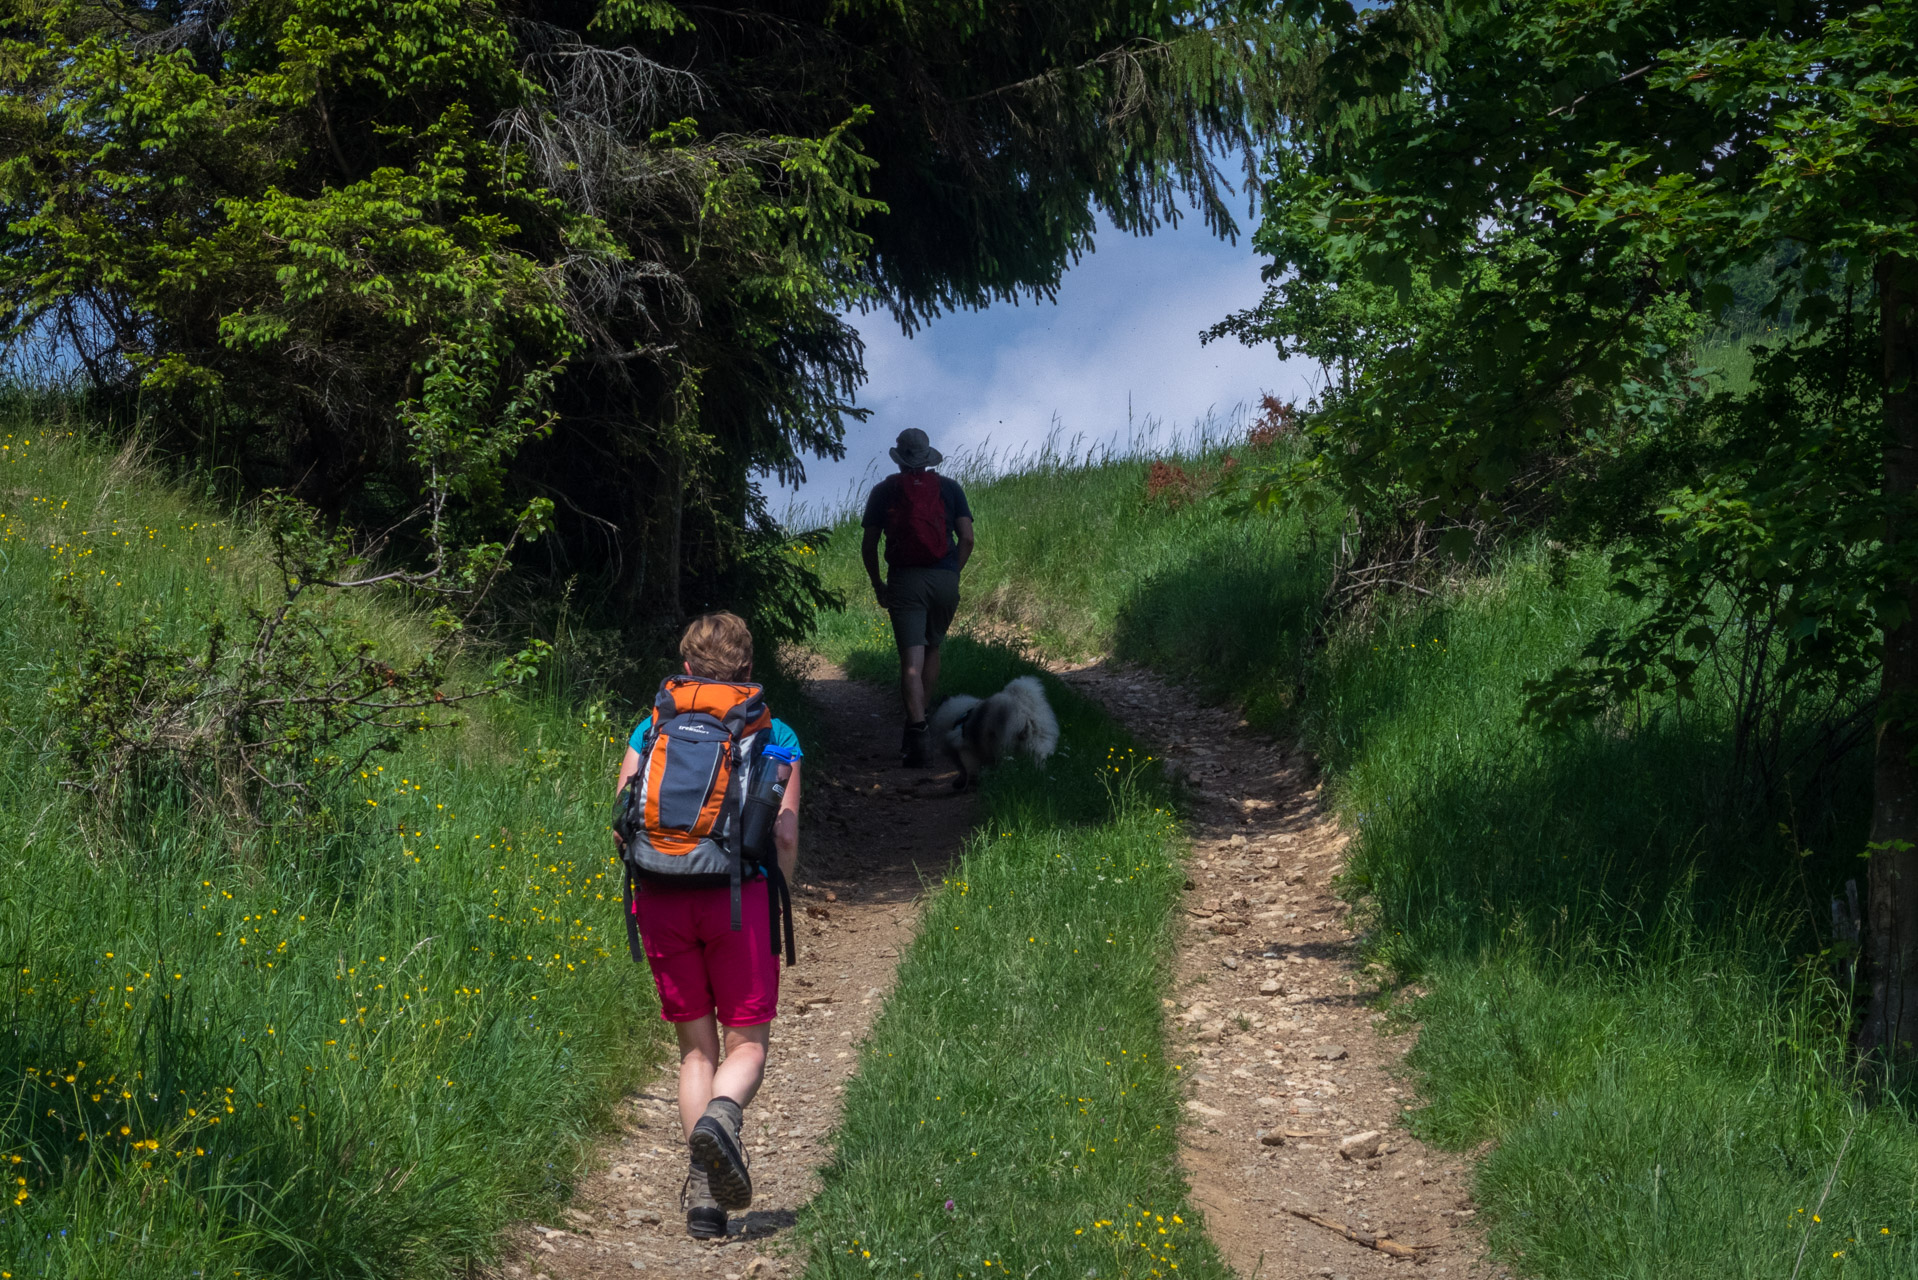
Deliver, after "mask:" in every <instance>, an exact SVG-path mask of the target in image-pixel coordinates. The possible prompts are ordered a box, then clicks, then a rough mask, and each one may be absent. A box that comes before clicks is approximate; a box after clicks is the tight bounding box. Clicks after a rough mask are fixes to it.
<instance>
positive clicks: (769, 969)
mask: <svg viewBox="0 0 1918 1280" xmlns="http://www.w3.org/2000/svg"><path fill="white" fill-rule="evenodd" d="M739 911H740V918H739V926H740V927H739V932H737V933H734V932H733V892H732V890H731V889H725V888H721V889H669V888H661V887H660V886H659V885H657V884H649V883H646V882H645V881H641V882H640V884H639V890H638V892H637V893H636V894H634V895H633V915H634V916H636V917H637V918H638V920H639V937H640V941H641V942H642V943H643V944H644V945H645V948H646V963H647V964H649V965H651V966H652V969H653V985H655V986H656V987H658V988H659V1016H660V1017H662V1018H664V1019H665V1020H666V1021H668V1022H693V1021H695V1020H697V1019H700V1018H704V1017H709V1016H711V1015H713V1014H715V1013H716V1014H718V1016H719V1022H720V1025H721V1026H726V1027H750V1026H756V1025H758V1024H759V1023H762V1022H771V1021H772V1020H773V1018H774V1017H775V1016H777V1015H778V1013H779V957H778V956H776V955H774V954H773V948H772V931H771V925H770V923H769V922H768V920H767V918H766V882H765V881H764V880H749V881H747V882H746V883H745V884H744V885H743V886H741V893H740V904H739Z"/></svg>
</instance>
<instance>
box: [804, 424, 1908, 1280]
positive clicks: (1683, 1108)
mask: <svg viewBox="0 0 1918 1280" xmlns="http://www.w3.org/2000/svg"><path fill="white" fill-rule="evenodd" d="M1214 457H1215V458H1216V455H1214ZM1183 465H1184V466H1185V467H1186V469H1187V470H1188V471H1193V472H1196V471H1199V470H1201V469H1202V468H1204V467H1207V466H1211V465H1216V462H1215V461H1214V459H1209V458H1201V459H1199V460H1196V461H1194V460H1185V461H1184V462H1183ZM1147 474H1148V465H1147V464H1146V463H1145V462H1144V461H1141V460H1130V461H1123V462H1117V463H1109V464H1107V465H1102V466H1096V467H1093V468H1090V469H1083V470H1079V471H1074V470H1073V469H1071V468H1069V467H1063V466H1054V467H1051V468H1050V469H1044V468H1041V469H1036V470H1033V471H1031V472H1029V473H1027V474H1022V475H1014V476H1010V477H1007V478H1005V479H1002V480H990V481H980V480H975V481H974V482H973V484H972V485H971V486H970V487H969V491H968V492H969V496H970V498H971V501H972V505H973V508H974V511H975V513H976V516H977V528H978V537H979V550H978V553H977V555H976V557H975V563H976V564H977V565H979V567H980V571H979V572H978V573H976V574H974V573H970V572H969V573H968V576H967V582H966V586H965V593H964V594H965V596H966V605H965V606H964V608H963V611H962V620H969V621H972V622H974V623H977V622H979V621H982V620H983V621H986V622H988V623H990V622H993V621H998V620H1009V621H1012V622H1015V623H1017V624H1018V625H1019V626H1021V627H1022V628H1024V630H1025V632H1026V634H1027V635H1029V636H1030V637H1031V642H1032V643H1033V644H1034V645H1035V646H1036V647H1037V648H1038V650H1039V651H1040V652H1041V653H1046V654H1051V655H1056V656H1068V655H1071V656H1076V655H1078V654H1081V653H1084V652H1086V651H1088V650H1104V651H1107V652H1112V653H1115V654H1117V655H1118V656H1120V657H1124V658H1129V659H1133V660H1137V661H1141V662H1145V663H1148V664H1150V665H1152V666H1154V667H1156V668H1158V669H1160V670H1162V671H1165V672H1167V673H1168V674H1171V675H1173V676H1175V677H1177V678H1179V679H1181V680H1184V681H1187V682H1189V683H1190V684H1191V685H1192V686H1193V687H1194V688H1195V691H1196V692H1197V693H1199V695H1200V696H1205V697H1210V698H1218V699H1224V700H1228V701H1231V702H1234V703H1236V704H1238V705H1239V706H1241V707H1243V708H1244V709H1245V710H1246V713H1247V715H1248V717H1249V718H1250V719H1251V720H1252V721H1253V722H1254V723H1255V724H1259V725H1262V726H1265V727H1268V728H1271V729H1273V730H1276V731H1282V732H1285V733H1288V734H1297V735H1300V736H1302V737H1303V738H1304V739H1305V741H1306V742H1307V744H1308V745H1309V746H1310V747H1311V748H1312V749H1313V750H1314V751H1315V753H1316V754H1317V756H1318V758H1319V759H1320V761H1321V762H1322V765H1323V767H1324V768H1325V771H1326V774H1327V783H1328V787H1327V790H1328V795H1329V797H1330V799H1331V802H1332V803H1333V804H1334V805H1335V807H1336V808H1337V810H1338V812H1339V813H1340V815H1341V816H1342V818H1343V819H1344V820H1345V821H1346V822H1347V824H1348V825H1349V826H1350V827H1351V828H1352V829H1353V830H1354V832H1355V834H1356V840H1355V842H1354V844H1353V847H1352V853H1351V856H1350V861H1349V871H1348V876H1347V879H1346V882H1345V886H1346V892H1347V893H1348V895H1349V896H1350V897H1351V899H1352V901H1353V903H1354V907H1355V910H1356V911H1357V913H1358V916H1357V919H1358V921H1359V923H1360V925H1361V926H1362V928H1363V929H1364V931H1365V938H1366V946H1367V948H1368V950H1369V952H1370V955H1371V958H1373V959H1374V960H1376V961H1379V962H1381V963H1382V964H1384V965H1385V966H1386V967H1387V968H1388V970H1389V971H1391V972H1395V973H1396V974H1398V975H1399V976H1400V978H1401V979H1402V980H1404V981H1407V982H1412V981H1414V980H1415V981H1416V983H1417V984H1418V985H1417V989H1420V990H1425V991H1428V992H1429V993H1430V994H1428V995H1426V996H1424V997H1423V998H1415V997H1413V996H1412V995H1411V990H1412V988H1407V989H1406V990H1405V992H1404V998H1403V999H1402V1000H1401V1002H1400V1004H1399V1006H1398V1009H1399V1014H1400V1016H1401V1017H1403V1018H1406V1019H1410V1020H1415V1021H1416V1022H1417V1024H1418V1025H1419V1027H1420V1028H1421V1033H1420V1039H1419V1043H1418V1047H1417V1049H1416V1050H1415V1051H1414V1053H1413V1055H1412V1056H1411V1058H1410V1059H1409V1062H1408V1067H1409V1070H1410V1071H1411V1072H1412V1074H1413V1076H1414V1078H1415V1080H1416V1083H1417V1084H1418V1086H1419V1089H1420V1091H1421V1095H1422V1098H1423V1101H1424V1104H1425V1105H1424V1106H1423V1107H1422V1108H1421V1109H1420V1110H1419V1111H1417V1112H1415V1113H1414V1114H1413V1115H1412V1116H1411V1118H1410V1119H1411V1123H1412V1124H1413V1125H1414V1127H1415V1128H1416V1129H1418V1130H1419V1131H1420V1132H1421V1134H1422V1135H1423V1136H1425V1137H1427V1138H1429V1139H1431V1140H1433V1141H1435V1142H1438V1143H1440V1144H1442V1145H1444V1146H1447V1147H1450V1148H1453V1149H1458V1150H1472V1149H1476V1148H1478V1147H1479V1146H1480V1144H1485V1143H1489V1144H1491V1145H1490V1147H1489V1151H1490V1154H1489V1155H1487V1156H1486V1157H1485V1159H1484V1160H1483V1161H1482V1163H1481V1164H1480V1166H1479V1185H1478V1193H1479V1196H1480V1201H1481V1203H1482V1205H1483V1207H1484V1211H1483V1213H1482V1215H1481V1221H1482V1222H1484V1223H1486V1224H1487V1226H1488V1228H1489V1230H1490V1236H1491V1240H1492V1243H1493V1247H1494V1250H1495V1254H1496V1256H1497V1258H1498V1260H1499V1261H1500V1262H1501V1263H1502V1264H1504V1265H1507V1266H1510V1267H1512V1268H1513V1269H1515V1270H1516V1271H1518V1272H1520V1273H1521V1274H1530V1275H1539V1276H1547V1277H1553V1278H1554V1280H1557V1278H1560V1277H1563V1278H1566V1280H1614V1278H1616V1277H1640V1276H1643V1277H1648V1278H1649V1277H1654V1276H1674V1275H1699V1276H1705V1275H1709V1276H1725V1277H1751V1278H1752V1280H1757V1278H1759V1277H1785V1276H1790V1275H1792V1273H1793V1270H1794V1268H1797V1274H1798V1275H1800V1276H1837V1275H1856V1276H1873V1277H1880V1276H1882V1277H1891V1276H1909V1275H1913V1274H1918V1252H1915V1246H1914V1241H1918V1129H1915V1128H1914V1126H1913V1124H1912V1120H1911V1117H1910V1116H1909V1115H1908V1114H1907V1113H1906V1111H1905V1110H1904V1109H1903V1108H1902V1106H1901V1104H1899V1103H1898V1102H1897V1101H1896V1100H1880V1101H1878V1102H1877V1104H1876V1105H1874V1106H1872V1107H1870V1108H1869V1109H1867V1108H1865V1107H1863V1106H1862V1105H1861V1103H1862V1099H1861V1097H1860V1095H1859V1094H1858V1093H1857V1092H1856V1091H1855V1090H1854V1089H1853V1088H1852V1086H1851V1082H1850V1077H1849V1073H1848V1065H1847V1064H1848V1057H1847V1052H1846V1046H1845V1039H1844V1036H1845V1029H1846V1023H1847V1017H1848V1009H1849V998H1850V993H1849V992H1848V991H1847V990H1844V989H1841V987H1840V985H1839V983H1838V981H1837V974H1836V970H1835V969H1834V968H1833V966H1832V965H1831V964H1830V963H1829V962H1828V961H1827V960H1826V959H1825V958H1823V957H1822V956H1821V954H1820V952H1821V949H1822V948H1823V947H1824V946H1825V945H1827V944H1828V942H1829V938H1828V936H1826V934H1827V933H1828V924H1824V923H1823V922H1825V921H1828V919H1829V917H1828V913H1827V908H1826V905H1825V904H1826V903H1827V901H1828V900H1829V898H1830V897H1831V896H1832V895H1833V894H1834V893H1841V892H1842V890H1843V885H1844V882H1845V881H1846V880H1847V879H1851V878H1862V863H1860V862H1859V860H1858V859H1857V857H1856V856H1855V855H1856V854H1857V852H1858V850H1859V849H1860V848H1861V847H1862V841H1863V838H1864V834H1863V833H1864V823H1865V814H1866V810H1867V802H1868V786H1869V778H1868V776H1867V770H1866V768H1865V762H1863V761H1852V762H1851V763H1850V765H1849V767H1847V768H1845V769H1842V770H1840V771H1839V773H1838V774H1837V775H1836V776H1835V777H1834V778H1832V779H1830V780H1828V783H1827V785H1826V787H1825V788H1824V789H1823V790H1822V791H1820V792H1818V793H1811V792H1805V793H1803V794H1801V795H1799V796H1797V797H1796V798H1795V802H1794V804H1793V805H1792V806H1791V807H1790V808H1789V809H1788V810H1787V811H1786V812H1785V813H1783V814H1782V815H1778V816H1773V815H1767V814H1764V813H1760V812H1756V811H1754V809H1753V807H1752V806H1751V805H1750V804H1749V803H1745V802H1734V801H1731V800H1728V799H1727V797H1728V796H1730V795H1732V794H1733V793H1732V792H1731V791H1730V790H1729V786H1728V764H1727V762H1728V759H1729V750H1728V746H1727V732H1726V719H1727V716H1726V711H1725V708H1724V707H1723V706H1721V705H1718V704H1715V703H1713V702H1711V701H1709V700H1707V701H1705V702H1703V703H1702V704H1698V705H1693V706H1690V707H1685V708H1680V707H1654V708H1648V709H1647V714H1646V715H1645V716H1644V717H1643V719H1639V720H1633V719H1624V720H1617V721H1609V722H1605V723H1601V724H1598V725H1594V726H1590V727H1586V728H1582V729H1578V730H1575V731H1573V732H1570V733H1566V734H1563V735H1557V736H1552V735H1546V734H1544V733H1541V732H1539V731H1537V730H1534V729H1531V728H1528V727H1526V726H1524V725H1522V724H1521V722H1520V714H1519V713H1520V710H1521V703H1522V694H1521V690H1520V686H1521V682H1522V681H1523V680H1524V679H1526V678H1527V677H1530V676H1536V675H1542V674H1545V673H1546V672H1548V671H1550V670H1552V669H1554V668H1555V667H1557V666H1558V665H1560V664H1562V663H1564V662H1566V661H1568V660H1570V659H1571V658H1573V657H1575V656H1576V655H1577V653H1578V652H1579V650H1580V649H1581V648H1582V647H1583V645H1584V644H1585V643H1586V642H1587V641H1588V640H1589V638H1590V636H1591V635H1592V633H1593V631H1594V630H1595V629H1597V628H1599V627H1602V626H1604V625H1607V624H1608V623H1613V622H1616V621H1617V620H1618V619H1619V618H1620V617H1621V616H1622V615H1621V609H1622V607H1623V606H1622V605H1621V603H1620V602H1619V601H1618V600H1617V599H1616V598H1615V597H1613V596H1612V595H1611V594H1610V593H1609V592H1608V591H1607V590H1606V576H1605V573H1604V569H1603V564H1602V562H1601V561H1600V560H1599V559H1598V558H1596V557H1584V556H1576V555H1575V556H1573V557H1570V558H1569V560H1566V559H1558V560H1556V561H1555V560H1554V558H1553V557H1551V556H1549V555H1547V554H1546V553H1545V552H1544V550H1543V549H1542V548H1536V547H1530V546H1520V547H1517V548H1514V549H1513V550H1511V551H1510V552H1509V553H1508V554H1507V555H1506V556H1505V557H1504V558H1503V559H1502V561H1501V562H1500V563H1499V564H1498V565H1497V566H1496V567H1495V568H1494V569H1493V571H1491V572H1489V573H1486V574H1484V575H1482V576H1479V577H1476V578H1474V579H1472V580H1469V581H1467V582H1464V583H1461V584H1459V585H1458V586H1457V587H1456V588H1455V589H1453V590H1450V591H1448V592H1446V593H1445V594H1444V595H1443V596H1442V597H1441V598H1440V599H1438V600H1436V601H1431V602H1427V603H1424V604H1421V605H1419V606H1416V607H1405V608H1387V609H1385V610H1382V611H1380V612H1378V613H1377V614H1375V615H1374V616H1373V617H1371V618H1370V619H1368V620H1366V621H1364V622H1363V623H1359V624H1351V625H1347V626H1345V627H1343V628H1335V629H1333V631H1332V634H1331V635H1330V636H1329V637H1327V638H1326V640H1325V642H1324V643H1323V644H1321V645H1318V646H1308V645H1307V644H1306V642H1305V641H1306V637H1307V636H1309V635H1310V634H1311V632H1312V630H1313V628H1314V624H1315V623H1316V621H1317V613H1316V610H1317V608H1318V601H1319V599H1320V594H1321V591H1322V588H1323V584H1324V572H1325V569H1324V564H1325V558H1324V552H1325V548H1324V546H1323V545H1322V543H1321V544H1316V545H1315V542H1314V538H1313V536H1312V531H1311V530H1310V529H1307V528H1304V527H1302V526H1300V525H1298V524H1296V523H1286V522H1269V521H1266V520H1264V519H1262V518H1257V517H1253V518H1241V517H1238V516H1235V515H1233V514H1232V513H1230V512H1229V511H1228V510H1226V509H1225V508H1224V507H1223V506H1222V505H1219V504H1214V503H1193V504H1187V505H1181V506H1176V507H1173V506H1167V505H1166V504H1164V503H1162V502H1148V501H1147V500H1146V484H1147ZM857 540H858V535H857V531H856V530H853V529H849V528H841V529H840V530H838V531H836V532H835V534H834V538H833V540H832V541H831V542H830V543H829V544H828V547H827V549H826V551H825V553H824V555H823V556H822V568H823V570H824V572H825V573H826V576H827V577H828V579H829V580H831V581H834V582H836V583H838V584H840V585H842V586H843V587H846V588H848V589H857V591H856V592H855V600H856V602H857V603H856V605H855V608H854V609H852V610H850V611H849V612H848V613H847V614H846V615H844V616H842V617H840V618H838V619H836V620H834V621H832V622H831V623H830V624H829V626H828V629H827V633H826V635H827V639H828V641H829V642H830V643H835V644H838V645H840V646H843V647H850V646H853V645H856V644H873V643H875V642H876V638H877V639H883V636H884V618H883V615H882V614H880V613H879V612H878V610H877V609H876V608H875V607H874V606H872V605H871V603H870V598H869V596H867V595H865V594H864V592H863V574H862V573H861V572H860V570H859V568H858V563H857ZM1841 1150H1842V1153H1843V1157H1842V1160H1841V1159H1840V1153H1841ZM1834 1171H1835V1176H1834ZM1828 1180H1829V1181H1830V1189H1829V1193H1828V1194H1827V1193H1826V1190H1825V1189H1826V1185H1827V1181H1828ZM1821 1196H1824V1200H1823V1203H1822V1205H1821V1203H1820V1198H1821ZM1814 1217H1815V1218H1816V1219H1817V1220H1816V1221H1814ZM1801 1251H1802V1254H1803V1256H1802V1260H1801V1258H1800V1253H1801ZM927 1274H929V1275H930V1274H931V1273H930V1272H928V1273H927Z"/></svg>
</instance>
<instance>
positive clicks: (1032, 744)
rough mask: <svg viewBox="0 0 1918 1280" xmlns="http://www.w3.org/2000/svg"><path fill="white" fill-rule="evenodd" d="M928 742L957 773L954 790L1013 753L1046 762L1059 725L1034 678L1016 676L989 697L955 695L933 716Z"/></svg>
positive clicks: (1052, 749) (1039, 684)
mask: <svg viewBox="0 0 1918 1280" xmlns="http://www.w3.org/2000/svg"><path fill="white" fill-rule="evenodd" d="M931 729H932V740H933V741H934V742H936V743H938V744H939V745H940V746H942V747H944V748H945V749H946V754H947V755H948V756H950V757H951V758H952V762H953V764H954V765H955V766H957V767H958V770H959V778H958V780H957V781H956V782H954V783H953V784H952V785H953V789H954V790H961V789H963V788H965V787H966V786H968V785H969V784H971V783H973V782H975V781H977V779H978V777H979V771H980V770H982V769H984V768H985V767H986V766H988V765H994V764H998V763H999V762H1000V761H1001V760H1003V759H1005V758H1006V757H1007V756H1009V755H1011V754H1012V753H1013V752H1015V751H1023V752H1025V753H1026V754H1027V755H1029V756H1031V757H1032V758H1033V759H1034V760H1044V759H1046V758H1047V757H1048V756H1050V755H1051V754H1052V753H1053V752H1054V751H1055V750H1057V749H1058V746H1059V721H1058V719H1057V718H1056V717H1054V716H1053V714H1052V704H1051V703H1049V702H1047V701H1046V687H1045V685H1043V684H1041V683H1040V682H1039V677H1037V676H1020V677H1019V678H1018V679H1017V680H1014V681H1013V682H1012V683H1011V684H1008V685H1007V686H1006V687H1005V688H1003V689H1001V690H1000V691H999V692H997V693H995V694H993V695H992V696H991V697H990V698H986V699H983V700H982V699H979V698H971V697H967V696H966V695H965V694H955V695H954V696H953V697H950V698H947V699H946V700H945V701H944V702H942V703H940V704H939V709H938V710H937V711H935V712H934V713H933V716H932V726H931Z"/></svg>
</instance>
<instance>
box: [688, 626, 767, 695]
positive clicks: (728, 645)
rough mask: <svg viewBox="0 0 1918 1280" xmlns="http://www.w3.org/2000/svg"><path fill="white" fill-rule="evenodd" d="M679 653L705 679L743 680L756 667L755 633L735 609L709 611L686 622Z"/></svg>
mask: <svg viewBox="0 0 1918 1280" xmlns="http://www.w3.org/2000/svg"><path fill="white" fill-rule="evenodd" d="M679 656H680V657H681V658H683V659H685V661H686V665H687V666H688V667H690V668H691V669H692V674H694V675H696V676H698V677H699V678H700V679H702V680H743V679H745V678H746V676H747V675H749V674H750V673H751V672H752V669H753V633H752V629H751V628H749V627H748V626H747V625H746V620H745V619H744V618H742V617H740V616H739V615H738V614H736V613H708V614H704V615H702V616H700V617H697V618H694V619H693V620H692V621H691V622H689V623H687V624H686V630H685V633H684V634H682V635H681V636H680V637H679Z"/></svg>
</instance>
